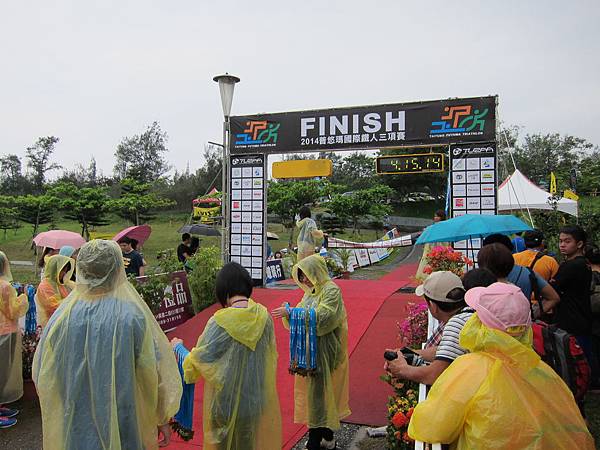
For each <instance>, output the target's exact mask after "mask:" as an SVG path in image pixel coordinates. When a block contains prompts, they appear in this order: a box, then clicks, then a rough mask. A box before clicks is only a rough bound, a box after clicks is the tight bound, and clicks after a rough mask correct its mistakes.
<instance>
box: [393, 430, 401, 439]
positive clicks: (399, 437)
mask: <svg viewBox="0 0 600 450" xmlns="http://www.w3.org/2000/svg"><path fill="white" fill-rule="evenodd" d="M394 437H395V438H396V439H397V440H398V441H399V440H400V439H402V433H400V432H399V431H396V432H395V433H394Z"/></svg>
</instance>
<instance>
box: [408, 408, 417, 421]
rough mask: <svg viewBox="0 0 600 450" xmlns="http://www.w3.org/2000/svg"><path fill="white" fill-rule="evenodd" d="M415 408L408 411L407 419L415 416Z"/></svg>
mask: <svg viewBox="0 0 600 450" xmlns="http://www.w3.org/2000/svg"><path fill="white" fill-rule="evenodd" d="M414 410H415V408H410V409H409V410H408V411H406V418H407V419H410V418H411V417H412V415H413V412H414Z"/></svg>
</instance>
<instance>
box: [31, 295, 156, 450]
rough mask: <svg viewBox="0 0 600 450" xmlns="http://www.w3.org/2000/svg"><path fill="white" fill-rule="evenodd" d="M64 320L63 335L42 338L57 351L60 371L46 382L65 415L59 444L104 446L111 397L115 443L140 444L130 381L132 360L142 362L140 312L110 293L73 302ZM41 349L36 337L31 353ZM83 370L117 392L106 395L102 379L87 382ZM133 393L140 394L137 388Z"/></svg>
mask: <svg viewBox="0 0 600 450" xmlns="http://www.w3.org/2000/svg"><path fill="white" fill-rule="evenodd" d="M67 303H68V302H63V303H62V304H61V305H60V306H59V308H58V309H57V310H56V312H55V313H54V314H53V315H52V317H51V318H50V320H49V321H48V325H47V326H46V328H45V329H44V336H46V335H48V334H49V333H50V330H51V329H52V328H53V327H54V326H55V324H56V322H57V321H59V320H60V319H61V315H62V310H63V309H66V307H67V306H68V305H67ZM98 318H101V320H99V319H98ZM66 324H68V325H69V327H70V328H69V330H70V332H69V334H68V336H66V337H64V338H63V339H60V341H56V342H55V341H54V339H57V338H60V337H62V336H61V334H60V333H54V334H52V335H51V338H49V339H48V341H46V345H50V346H51V347H52V348H57V349H60V351H61V353H60V357H59V356H57V357H56V361H55V363H54V367H53V372H54V373H56V374H60V375H61V376H60V377H59V376H57V377H56V379H55V380H54V383H53V386H52V388H53V389H56V390H58V391H59V393H60V395H59V396H60V398H61V399H62V400H63V404H62V405H60V410H61V411H66V412H68V416H69V433H68V434H66V435H65V438H66V440H65V442H61V443H60V446H61V448H64V449H66V450H76V449H102V448H105V445H104V444H105V443H106V442H108V441H109V436H107V435H106V434H105V433H107V430H110V428H111V427H110V420H111V415H112V413H113V411H112V410H111V405H113V400H114V401H116V411H117V420H118V428H117V429H118V430H119V435H120V436H119V438H120V442H121V448H122V449H141V448H144V443H143V440H142V436H141V435H140V429H139V426H138V425H139V421H138V411H137V409H136V403H137V396H136V390H137V389H138V388H139V386H137V385H136V383H135V380H136V370H137V369H138V367H136V365H135V364H133V362H134V361H137V362H138V363H139V364H146V363H147V362H146V361H138V357H139V356H141V354H142V351H141V349H142V347H143V346H144V344H145V343H144V335H145V328H146V320H145V318H144V315H143V313H142V312H141V311H140V309H139V308H138V307H136V306H135V305H134V304H133V303H131V302H123V301H119V300H117V299H114V298H103V299H102V300H101V301H93V302H87V301H79V302H77V303H76V304H75V305H73V308H72V309H71V310H70V312H69V316H68V318H66V319H64V320H62V321H61V324H60V325H61V326H65V325H66ZM114 341H116V342H118V343H119V350H120V351H119V352H117V353H115V354H114V355H113V353H112V351H111V349H112V348H113V342H114ZM146 345H147V344H146ZM150 345H152V343H151V342H150ZM107 350H108V351H107ZM43 353H44V341H43V340H42V342H41V343H40V346H39V347H38V349H37V353H36V357H38V356H39V355H41V354H43ZM87 372H90V373H93V374H94V377H93V378H94V379H95V380H111V379H114V384H115V387H116V392H118V397H117V398H116V399H111V398H110V397H111V395H112V392H111V390H110V389H106V388H105V386H104V385H103V384H95V383H93V382H92V380H91V378H90V377H88V376H86V375H85V374H86V373H87ZM137 395H143V392H140V393H138V394H137ZM92 400H94V401H92ZM94 402H95V403H94Z"/></svg>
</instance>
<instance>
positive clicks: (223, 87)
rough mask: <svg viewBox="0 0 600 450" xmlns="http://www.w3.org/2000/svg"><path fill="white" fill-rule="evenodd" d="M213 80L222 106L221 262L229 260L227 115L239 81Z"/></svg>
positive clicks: (230, 78) (225, 77)
mask: <svg viewBox="0 0 600 450" xmlns="http://www.w3.org/2000/svg"><path fill="white" fill-rule="evenodd" d="M213 81H216V82H217V83H219V92H220V93H221V105H222V106H223V119H224V120H223V162H222V163H221V167H222V175H221V179H222V180H223V182H222V184H221V215H222V216H223V219H222V222H221V224H222V230H221V231H222V232H221V258H222V260H223V264H225V263H227V262H228V261H229V257H228V253H229V248H228V240H229V232H228V221H227V203H228V195H227V193H228V191H229V189H228V179H227V178H228V175H229V173H228V172H229V168H228V161H229V151H230V142H229V140H230V139H229V133H230V130H229V115H230V114H231V104H232V102H233V90H234V88H235V85H236V83H239V82H240V79H239V78H238V77H236V76H234V75H229V74H228V73H225V74H224V75H217V76H216V77H214V78H213Z"/></svg>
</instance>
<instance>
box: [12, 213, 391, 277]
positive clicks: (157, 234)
mask: <svg viewBox="0 0 600 450" xmlns="http://www.w3.org/2000/svg"><path fill="white" fill-rule="evenodd" d="M188 218H189V215H188V214H185V213H180V214H161V215H159V216H157V217H156V219H154V220H152V221H151V222H150V223H149V224H150V226H151V227H152V234H151V235H150V238H149V239H148V240H147V241H146V242H145V244H144V246H143V249H142V252H143V254H144V258H145V259H146V262H147V263H148V264H149V265H150V266H152V265H153V263H154V262H155V261H156V255H157V253H158V252H160V251H162V250H165V249H169V248H172V249H175V248H177V246H178V245H179V243H180V242H181V235H180V234H179V233H178V232H177V230H178V229H179V228H180V227H181V226H182V225H184V224H186V223H187V221H188ZM128 226H131V224H130V223H128V222H127V221H125V220H123V219H121V218H119V217H116V216H115V217H113V218H112V222H111V224H110V225H107V226H104V227H96V228H94V229H93V230H92V236H93V237H94V236H95V237H99V238H104V239H110V238H111V237H112V236H114V235H115V234H116V233H118V232H119V231H121V230H122V229H123V228H127V227H128ZM54 228H55V229H61V230H69V231H75V232H77V233H79V232H81V227H80V225H79V224H78V223H76V222H73V221H65V220H59V221H57V222H56V223H55V224H54ZM48 229H49V226H48V225H42V226H41V228H40V231H47V230H48ZM268 230H269V231H272V232H275V233H277V234H278V235H279V237H280V239H279V240H277V241H269V242H270V244H271V247H272V248H273V251H277V250H280V249H282V248H284V247H287V245H288V241H289V238H290V232H289V230H286V229H284V227H283V226H282V225H280V224H269V226H268ZM359 232H360V234H357V235H355V236H353V235H352V230H350V229H348V230H345V232H344V233H342V234H339V235H337V237H340V238H342V239H351V240H354V241H359V242H365V241H372V240H376V239H377V238H379V237H381V235H382V233H383V231H382V230H377V231H375V230H359ZM31 233H32V227H31V226H30V225H26V224H24V225H23V226H22V227H21V228H19V229H18V230H16V231H8V232H7V233H6V234H3V233H2V234H0V250H2V251H3V252H4V253H6V255H7V256H8V258H9V260H11V261H31V262H35V256H34V253H33V250H32V248H31V237H32V235H31ZM296 238H297V233H296V232H294V242H295V240H296ZM200 239H201V243H200V245H203V246H210V245H214V246H219V245H220V238H219V237H207V236H200ZM11 270H12V273H13V278H14V279H15V281H19V282H22V283H28V282H36V281H37V280H38V279H39V278H38V277H37V276H36V274H35V270H34V268H33V267H24V266H16V265H14V264H13V265H12V266H11Z"/></svg>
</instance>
